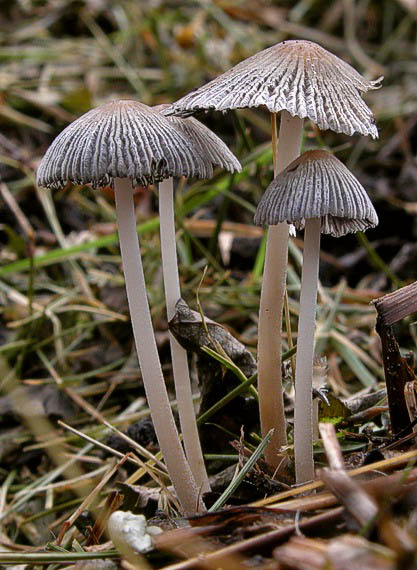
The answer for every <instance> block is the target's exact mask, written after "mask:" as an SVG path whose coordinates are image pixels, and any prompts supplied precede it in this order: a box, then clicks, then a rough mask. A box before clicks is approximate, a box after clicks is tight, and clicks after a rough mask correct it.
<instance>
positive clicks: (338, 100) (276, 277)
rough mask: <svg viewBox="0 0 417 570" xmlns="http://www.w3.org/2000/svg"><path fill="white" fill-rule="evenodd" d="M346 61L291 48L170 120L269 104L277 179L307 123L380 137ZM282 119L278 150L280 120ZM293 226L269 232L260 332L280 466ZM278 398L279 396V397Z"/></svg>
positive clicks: (224, 78)
mask: <svg viewBox="0 0 417 570" xmlns="http://www.w3.org/2000/svg"><path fill="white" fill-rule="evenodd" d="M379 83H380V79H378V80H376V81H368V80H367V79H365V78H364V77H362V76H361V75H360V74H359V73H358V72H357V71H355V69H353V68H352V67H351V66H350V65H349V64H347V63H346V62H345V61H343V60H341V59H339V58H338V57H337V56H335V55H333V54H331V53H330V52H328V51H327V50H325V49H324V48H322V47H321V46H319V45H317V44H315V43H313V42H310V41H305V40H290V41H284V42H281V43H279V44H276V45H274V46H272V47H269V48H267V49H265V50H263V51H261V52H259V53H257V54H255V55H253V56H252V57H249V58H248V59H245V60H244V61H241V62H240V63H238V64H237V65H235V66H234V67H232V68H231V69H229V70H228V71H226V72H225V73H223V74H222V75H220V76H219V77H216V78H215V79H213V80H212V81H210V82H209V83H207V84H206V85H203V86H202V87H200V88H199V89H197V90H195V91H192V92H191V93H189V94H188V95H185V96H184V97H182V98H181V99H179V100H178V101H177V102H176V103H174V104H173V105H172V107H171V111H170V112H171V113H173V114H176V115H180V116H187V115H190V114H193V113H196V112H197V111H200V110H208V109H213V110H216V111H225V110H229V109H239V108H244V107H260V106H263V105H265V106H266V107H267V109H268V110H269V111H270V113H271V119H272V124H273V129H272V145H273V152H274V157H275V160H274V166H275V168H274V176H276V174H278V173H279V172H280V171H281V170H283V169H284V168H285V167H286V166H287V165H288V164H289V163H290V162H291V161H292V160H294V159H295V158H296V157H297V156H298V155H299V154H300V144H301V135H302V128H303V119H304V118H309V119H310V120H311V121H313V122H314V123H316V124H317V126H318V127H319V128H320V129H322V130H326V129H331V130H333V131H335V132H337V133H345V134H347V135H353V134H354V133H355V132H358V133H361V134H363V135H371V136H372V137H374V138H376V137H377V136H378V132H377V129H376V127H375V124H374V121H373V116H372V112H371V110H370V109H369V108H368V107H367V105H366V104H365V102H364V101H363V99H362V97H361V94H362V93H363V92H366V91H368V90H369V89H377V88H378V87H379ZM278 112H281V125H280V132H279V142H278V148H277V145H276V129H275V113H278ZM287 248H288V226H287V224H286V223H285V222H284V223H282V224H278V225H276V226H271V227H270V228H269V232H268V239H267V247H266V256H265V268H264V276H263V281H262V291H261V301H260V308H259V326H258V391H259V409H260V417H261V429H262V435H263V436H265V435H266V434H267V433H268V431H269V430H270V429H271V428H274V429H275V432H274V435H273V437H272V438H271V443H270V445H269V446H268V447H267V449H266V453H265V455H266V458H267V461H268V463H270V464H271V465H274V466H278V463H279V457H278V456H277V453H276V450H277V448H279V447H280V446H282V445H284V444H285V443H286V441H287V438H286V430H285V418H284V409H283V396H282V378H281V326H282V305H283V297H284V292H285V281H286V265H287V257H288V254H287ZM273 394H274V395H275V397H272V395H273Z"/></svg>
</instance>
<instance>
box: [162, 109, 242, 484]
mask: <svg viewBox="0 0 417 570" xmlns="http://www.w3.org/2000/svg"><path fill="white" fill-rule="evenodd" d="M168 107H169V105H167V104H166V105H157V106H155V107H153V109H154V110H155V111H158V112H161V113H163V112H164V110H165V109H166V108H168ZM168 119H169V121H170V122H172V123H173V124H174V125H175V127H177V128H178V129H179V130H180V131H181V132H182V133H183V135H184V136H185V137H186V138H187V139H188V140H190V141H191V142H192V143H193V145H194V147H195V148H196V149H197V150H198V152H199V154H200V155H202V156H205V157H206V159H207V160H209V161H210V163H211V164H212V165H213V166H220V167H221V168H225V169H226V170H228V171H230V172H233V171H238V172H240V170H241V168H242V167H241V165H240V162H239V161H238V160H237V158H236V157H235V156H234V155H233V154H232V152H231V151H230V150H229V149H228V148H227V146H226V145H225V144H224V142H223V141H222V140H221V139H219V137H218V136H217V135H215V134H214V133H213V132H212V131H211V130H210V129H209V128H207V127H206V126H205V125H203V124H202V123H200V121H197V119H194V118H193V117H190V118H188V119H180V118H178V117H168ZM159 218H160V232H161V255H162V270H163V275H164V288H165V300H166V309H167V316H168V321H170V320H171V319H172V318H173V317H174V315H175V305H176V303H177V301H178V300H179V299H180V298H181V291H180V281H179V275H178V263H177V249H176V239H175V215H174V187H173V180H172V178H168V179H166V180H163V181H162V182H160V184H159ZM169 341H170V346H171V356H172V368H173V375H174V382H175V392H176V396H177V403H178V413H179V417H180V424H181V431H182V434H183V438H184V447H185V452H186V455H187V459H188V461H189V464H190V467H191V471H192V472H193V475H194V478H195V480H196V483H197V486H198V487H199V488H200V489H201V491H202V492H207V491H209V490H210V485H209V481H208V477H207V472H206V469H205V466H204V459H203V454H202V451H201V445H200V440H199V436H198V429H197V423H196V418H195V413H194V405H193V400H192V392H191V381H190V375H189V369H188V360H187V351H186V350H185V349H184V348H182V346H181V345H180V344H179V343H178V342H177V340H176V339H175V337H174V336H173V335H172V334H171V333H170V335H169Z"/></svg>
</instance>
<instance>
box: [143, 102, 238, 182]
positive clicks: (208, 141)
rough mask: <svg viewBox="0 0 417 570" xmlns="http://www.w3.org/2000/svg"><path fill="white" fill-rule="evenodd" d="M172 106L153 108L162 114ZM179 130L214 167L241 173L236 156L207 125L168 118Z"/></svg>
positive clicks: (178, 118)
mask: <svg viewBox="0 0 417 570" xmlns="http://www.w3.org/2000/svg"><path fill="white" fill-rule="evenodd" d="M169 108H170V105H168V104H162V105H155V106H154V107H152V109H154V110H155V111H158V112H159V113H162V114H163V115H164V111H165V110H166V109H169ZM167 119H168V120H169V121H171V122H172V123H173V124H174V125H175V127H176V128H177V129H179V130H180V131H181V132H182V133H183V134H184V135H185V136H186V137H187V138H188V139H190V140H191V141H192V143H193V145H194V146H195V147H196V148H197V149H198V152H199V154H201V155H203V156H205V157H206V158H208V159H209V160H210V162H211V164H212V165H213V166H220V167H221V168H224V169H225V170H228V171H229V172H240V171H241V170H242V166H241V164H240V162H239V161H238V159H237V158H236V157H235V155H234V154H233V153H232V152H231V151H230V150H229V149H228V147H227V146H226V145H225V144H224V142H223V141H222V140H221V139H220V138H219V137H218V136H217V135H215V134H214V133H213V131H211V130H210V129H209V128H208V127H206V125H203V123H201V122H200V121H197V119H194V117H188V118H180V117H175V116H167Z"/></svg>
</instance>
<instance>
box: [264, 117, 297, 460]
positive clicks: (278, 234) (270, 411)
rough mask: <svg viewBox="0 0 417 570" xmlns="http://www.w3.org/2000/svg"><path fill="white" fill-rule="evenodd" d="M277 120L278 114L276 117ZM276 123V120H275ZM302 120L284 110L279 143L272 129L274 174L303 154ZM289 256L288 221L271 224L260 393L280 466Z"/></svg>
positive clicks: (269, 451)
mask: <svg viewBox="0 0 417 570" xmlns="http://www.w3.org/2000/svg"><path fill="white" fill-rule="evenodd" d="M273 121H275V115H274V116H273ZM273 125H274V122H273ZM302 132H303V120H302V119H300V118H299V117H291V115H290V114H289V113H287V111H282V112H281V126H280V131H279V141H278V146H277V144H276V130H274V128H273V129H272V139H273V140H272V148H273V153H274V174H275V175H276V174H278V173H279V172H281V170H283V169H284V168H285V167H286V166H287V165H288V164H289V163H290V162H292V161H293V160H294V159H295V158H297V156H298V155H299V153H300V146H301V136H302ZM287 258H288V224H287V223H286V222H284V223H282V224H278V225H277V226H270V227H269V230H268V238H267V244H266V253H265V268H264V275H263V279H262V291H261V300H260V306H259V325H258V392H259V413H260V418H261V431H262V437H265V436H266V434H267V433H268V432H269V430H270V429H271V428H273V429H274V434H273V436H272V438H271V443H270V444H269V445H268V447H267V448H266V451H265V457H266V460H267V462H268V463H269V464H270V465H272V466H273V467H278V466H279V463H280V461H281V460H282V458H280V457H279V456H278V453H277V452H278V449H279V448H280V447H281V446H283V445H286V444H287V434H286V428H285V416H284V400H283V390H282V372H281V330H282V307H283V298H284V292H285V282H286V269H287Z"/></svg>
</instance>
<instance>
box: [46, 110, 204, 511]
mask: <svg viewBox="0 0 417 570" xmlns="http://www.w3.org/2000/svg"><path fill="white" fill-rule="evenodd" d="M212 171H213V169H212V165H211V162H210V161H209V160H206V159H205V158H204V157H201V156H200V154H199V152H198V150H197V149H196V148H195V147H194V146H193V144H192V143H191V142H190V140H189V139H187V138H186V137H184V135H183V134H182V133H181V132H180V131H179V130H178V129H177V128H175V126H174V125H173V124H172V123H171V122H170V121H168V119H166V118H165V117H163V116H162V115H161V114H160V113H158V112H157V111H154V110H152V109H151V108H150V107H147V106H146V105H143V104H142V103H138V102H136V101H127V100H121V101H112V102H110V103H107V104H105V105H101V106H100V107H97V108H96V109H92V110H91V111H89V112H87V113H85V114H84V115H82V116H81V117H79V118H78V119H77V120H76V121H74V122H73V123H72V124H71V125H69V126H68V127H67V128H66V129H65V130H64V131H62V133H61V134H60V135H58V137H57V138H56V139H55V140H54V141H53V143H52V144H51V146H50V147H49V149H48V150H47V151H46V154H45V156H44V158H43V160H42V162H41V164H40V166H39V169H38V173H37V182H38V184H39V185H40V186H44V187H48V188H61V187H62V186H64V185H65V184H66V182H67V181H71V182H75V183H77V184H91V185H92V186H93V188H97V187H100V186H106V185H109V184H110V185H111V186H113V188H114V192H115V197H116V215H117V221H118V228H119V238H120V249H121V254H122V262H123V269H124V274H125V282H126V291H127V297H128V303H129V309H130V315H131V321H132V328H133V334H134V339H135V344H136V350H137V354H138V359H139V365H140V368H141V372H142V377H143V383H144V387H145V392H146V397H147V400H148V404H149V407H150V410H151V415H152V420H153V423H154V426H155V431H156V435H157V438H158V441H159V445H160V448H161V451H162V453H163V456H164V459H165V462H166V465H167V469H168V473H169V475H170V477H171V480H172V483H173V485H174V488H175V490H176V492H177V495H178V498H179V501H180V503H181V505H182V508H183V509H184V511H185V512H187V513H194V512H196V511H198V510H201V509H202V508H203V505H202V502H201V499H200V490H199V489H198V487H197V485H196V483H195V480H194V477H193V475H192V473H191V470H190V467H189V465H188V463H187V460H186V457H185V454H184V451H183V449H182V446H181V443H180V440H179V437H178V432H177V428H176V426H175V422H174V418H173V415H172V410H171V407H170V403H169V399H168V394H167V391H166V386H165V383H164V378H163V375H162V371H161V364H160V361H159V356H158V351H157V347H156V343H155V337H154V332H153V328H152V321H151V316H150V311H149V305H148V299H147V295H146V285H145V280H144V275H143V268H142V261H141V256H140V248H139V242H138V236H137V231H136V218H135V211H134V203H133V193H132V186H133V185H135V184H141V185H143V186H147V185H149V184H151V183H154V182H160V181H162V180H164V179H166V178H169V177H172V176H187V177H197V178H208V177H210V176H211V175H212Z"/></svg>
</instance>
